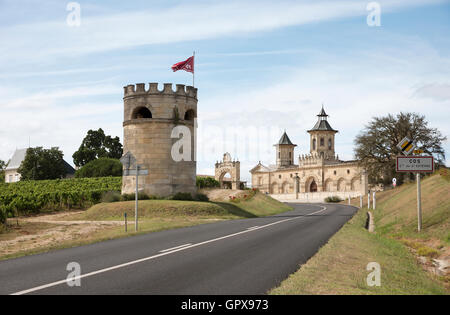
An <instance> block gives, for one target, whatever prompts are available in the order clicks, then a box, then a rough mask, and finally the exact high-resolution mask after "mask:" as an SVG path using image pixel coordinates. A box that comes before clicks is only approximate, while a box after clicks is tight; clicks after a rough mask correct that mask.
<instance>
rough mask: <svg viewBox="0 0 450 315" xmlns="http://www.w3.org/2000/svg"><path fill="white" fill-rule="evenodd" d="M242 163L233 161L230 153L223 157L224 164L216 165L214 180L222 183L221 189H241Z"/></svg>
mask: <svg viewBox="0 0 450 315" xmlns="http://www.w3.org/2000/svg"><path fill="white" fill-rule="evenodd" d="M240 171H241V163H240V162H239V161H232V159H231V155H230V153H228V152H227V153H225V154H224V155H223V160H222V162H220V163H219V162H217V163H216V170H215V176H214V178H215V179H216V180H217V181H218V182H219V183H220V188H228V189H240V188H241V181H240Z"/></svg>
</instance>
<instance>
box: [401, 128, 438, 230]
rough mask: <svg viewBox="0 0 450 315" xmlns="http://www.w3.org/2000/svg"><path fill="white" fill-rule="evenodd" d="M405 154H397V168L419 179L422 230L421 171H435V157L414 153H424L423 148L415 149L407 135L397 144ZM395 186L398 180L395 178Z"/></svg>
mask: <svg viewBox="0 0 450 315" xmlns="http://www.w3.org/2000/svg"><path fill="white" fill-rule="evenodd" d="M397 148H399V149H400V150H401V151H402V153H403V154H404V155H405V156H397V163H396V170H397V172H413V173H416V181H417V230H418V231H419V232H420V231H421V230H422V200H421V199H422V198H421V197H422V196H421V187H420V173H433V172H434V159H433V156H421V155H412V156H409V154H411V153H412V152H414V153H415V154H421V153H423V150H415V149H414V144H413V142H412V141H411V140H410V139H408V138H407V137H405V138H403V140H402V141H400V143H399V144H398V145H397ZM393 184H394V187H395V184H396V180H395V181H394V180H393Z"/></svg>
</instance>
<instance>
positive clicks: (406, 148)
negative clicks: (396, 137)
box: [397, 137, 414, 155]
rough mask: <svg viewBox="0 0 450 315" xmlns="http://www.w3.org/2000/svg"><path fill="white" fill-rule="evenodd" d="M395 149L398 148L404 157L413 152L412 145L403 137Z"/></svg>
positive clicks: (409, 140)
mask: <svg viewBox="0 0 450 315" xmlns="http://www.w3.org/2000/svg"><path fill="white" fill-rule="evenodd" d="M397 148H399V149H400V151H402V153H403V154H404V155H408V154H411V153H412V152H413V151H414V143H413V142H412V141H411V139H409V138H408V137H404V138H403V139H402V141H400V142H399V143H398V144H397Z"/></svg>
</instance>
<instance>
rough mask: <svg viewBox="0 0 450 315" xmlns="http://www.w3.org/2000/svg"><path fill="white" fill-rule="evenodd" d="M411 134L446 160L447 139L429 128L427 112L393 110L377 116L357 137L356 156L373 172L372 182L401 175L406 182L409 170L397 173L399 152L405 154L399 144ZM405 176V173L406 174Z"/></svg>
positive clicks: (422, 146) (419, 145)
mask: <svg viewBox="0 0 450 315" xmlns="http://www.w3.org/2000/svg"><path fill="white" fill-rule="evenodd" d="M404 137H408V138H410V139H411V140H413V141H414V142H415V144H416V148H417V149H422V150H423V151H424V152H425V153H426V154H429V155H434V157H435V160H436V161H437V162H442V161H443V160H445V153H444V149H443V147H442V143H443V142H444V141H445V140H446V139H447V138H446V137H445V136H443V135H442V133H441V132H440V131H438V130H437V129H435V128H429V127H428V122H427V121H426V120H425V116H422V115H419V114H416V113H400V114H398V115H397V116H393V115H391V114H389V115H388V116H385V117H375V118H373V119H372V121H370V122H369V124H368V125H367V126H366V127H365V129H364V130H362V131H361V133H360V134H359V135H358V136H357V137H356V139H355V145H356V148H355V157H356V159H358V160H359V161H360V164H361V166H363V167H364V168H365V169H366V170H367V171H368V175H369V182H370V183H384V184H390V183H391V182H392V178H393V177H396V178H397V184H399V185H400V184H402V182H403V180H404V179H406V176H409V175H410V174H408V173H396V171H395V164H396V156H398V155H402V153H401V152H400V150H399V149H398V148H397V144H398V143H399V142H400V141H401V140H402V139H403V138H404ZM404 176H405V177H404Z"/></svg>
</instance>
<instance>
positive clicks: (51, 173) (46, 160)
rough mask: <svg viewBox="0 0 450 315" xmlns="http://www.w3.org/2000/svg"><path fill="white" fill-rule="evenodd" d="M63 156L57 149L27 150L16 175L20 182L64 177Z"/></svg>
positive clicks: (37, 148) (39, 148)
mask: <svg viewBox="0 0 450 315" xmlns="http://www.w3.org/2000/svg"><path fill="white" fill-rule="evenodd" d="M63 156H64V154H63V153H62V151H60V150H59V148H57V147H55V148H51V149H43V148H42V147H36V148H28V149H27V153H26V154H25V159H24V160H23V161H22V163H21V164H20V167H19V169H18V171H17V172H18V173H20V176H21V180H43V179H57V178H63V177H65V176H66V173H67V170H66V166H65V162H64V160H63Z"/></svg>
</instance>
